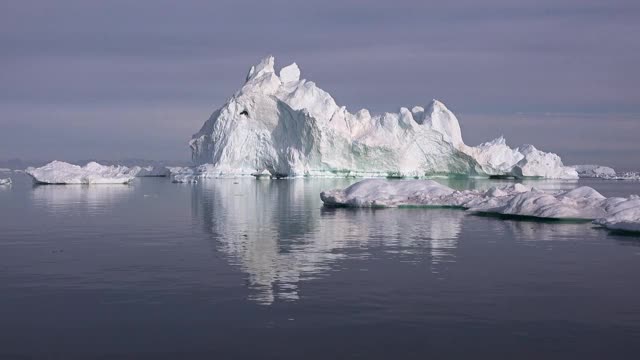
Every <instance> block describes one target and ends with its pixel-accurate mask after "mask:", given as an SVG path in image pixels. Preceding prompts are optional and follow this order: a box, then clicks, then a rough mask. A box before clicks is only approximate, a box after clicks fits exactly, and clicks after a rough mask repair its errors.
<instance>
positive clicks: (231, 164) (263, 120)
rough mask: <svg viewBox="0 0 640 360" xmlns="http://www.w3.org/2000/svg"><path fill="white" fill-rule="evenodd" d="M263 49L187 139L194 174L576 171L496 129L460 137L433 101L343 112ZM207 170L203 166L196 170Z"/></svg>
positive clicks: (546, 174) (551, 174)
mask: <svg viewBox="0 0 640 360" xmlns="http://www.w3.org/2000/svg"><path fill="white" fill-rule="evenodd" d="M274 63H275V60H274V58H273V57H272V56H270V57H267V58H265V59H263V60H262V61H261V62H260V63H259V64H258V65H255V66H253V67H251V69H250V70H249V73H248V75H247V77H246V81H245V83H244V85H243V86H242V87H241V88H240V90H238V91H237V92H236V93H235V94H234V95H233V96H232V97H231V98H230V99H229V100H228V101H227V102H226V103H225V104H224V105H223V106H222V107H221V108H219V109H217V110H216V111H214V112H213V114H212V115H211V117H210V118H209V119H208V120H207V121H206V122H205V123H204V125H203V126H202V128H201V129H200V131H198V132H197V133H196V134H195V135H193V137H192V139H191V141H190V143H189V144H190V147H191V150H192V160H193V161H194V163H195V164H196V165H205V164H206V165H207V168H200V169H193V172H194V173H197V174H195V175H193V174H192V175H193V176H196V177H198V176H200V177H224V176H250V175H256V174H269V175H270V176H273V177H296V176H353V177H424V176H431V175H463V176H515V177H537V178H558V179H576V178H578V174H577V172H576V171H575V170H574V169H573V168H570V167H566V166H564V165H563V164H562V161H561V159H560V157H559V156H557V155H556V154H552V153H545V152H542V151H540V150H537V149H536V148H535V147H533V146H531V145H527V146H524V147H522V148H516V149H513V148H510V147H509V146H507V145H506V142H505V140H504V138H498V139H496V140H493V141H491V142H488V143H484V144H481V145H479V146H468V145H466V144H465V143H464V141H463V139H462V132H461V128H460V124H459V122H458V119H457V118H456V116H455V115H454V114H453V113H452V112H451V111H450V110H449V109H448V108H447V107H446V106H445V105H444V104H443V103H442V102H440V101H438V100H433V101H431V102H430V103H429V104H428V105H427V106H426V107H421V106H415V107H413V108H412V109H411V110H409V109H408V108H405V107H403V108H400V110H399V112H398V113H385V114H382V115H371V114H370V113H369V111H368V110H366V109H362V110H360V111H357V112H356V113H351V112H349V111H348V110H347V108H346V107H345V106H339V105H338V104H337V103H336V101H335V100H334V99H333V98H332V97H331V95H329V93H327V92H325V91H324V90H322V89H320V88H319V87H317V86H316V84H315V83H313V82H312V81H307V80H305V79H301V77H300V68H299V67H298V65H297V64H295V63H293V64H291V65H289V66H285V67H284V68H282V69H281V70H280V72H279V75H277V74H276V71H275V68H274ZM203 171H206V172H207V174H208V175H205V174H204V172H203Z"/></svg>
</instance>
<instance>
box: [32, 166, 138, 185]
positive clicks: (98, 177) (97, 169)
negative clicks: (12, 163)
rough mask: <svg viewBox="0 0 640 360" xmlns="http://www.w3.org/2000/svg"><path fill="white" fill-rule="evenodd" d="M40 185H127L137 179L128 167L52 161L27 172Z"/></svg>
mask: <svg viewBox="0 0 640 360" xmlns="http://www.w3.org/2000/svg"><path fill="white" fill-rule="evenodd" d="M25 172H26V173H27V174H29V175H30V176H31V177H32V178H33V179H34V181H35V182H36V183H39V184H126V183H129V182H130V181H131V180H133V179H134V178H135V177H136V173H135V172H132V171H131V169H129V168H128V167H126V166H105V165H100V164H98V163H96V162H90V163H88V164H87V165H85V166H78V165H73V164H69V163H66V162H63V161H52V162H50V163H48V164H46V165H44V166H42V167H39V168H33V167H30V168H28V169H27V170H26V171H25Z"/></svg>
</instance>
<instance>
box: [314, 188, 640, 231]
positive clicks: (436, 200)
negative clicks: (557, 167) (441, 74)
mask: <svg viewBox="0 0 640 360" xmlns="http://www.w3.org/2000/svg"><path fill="white" fill-rule="evenodd" d="M320 198H321V199H322V201H323V202H324V204H325V205H326V206H334V207H335V206H340V207H431V206H435V207H459V208H462V209H467V210H469V211H471V212H474V213H485V214H499V215H509V216H521V217H535V218H541V219H555V220H581V221H594V223H595V224H598V225H601V226H604V227H606V228H609V229H618V230H626V231H640V197H638V196H637V195H632V196H630V197H628V198H622V197H611V198H607V197H605V196H603V195H602V194H600V193H599V192H597V191H596V190H594V189H593V188H591V187H588V186H581V187H578V188H575V189H572V190H568V191H555V192H547V191H542V190H539V189H536V188H531V187H528V186H525V185H522V184H512V185H508V186H503V187H492V188H490V189H489V190H486V191H481V190H463V191H458V190H454V189H451V188H449V187H447V186H445V185H442V184H440V183H437V182H435V181H433V180H382V179H367V180H362V181H359V182H357V183H355V184H353V185H351V186H349V187H347V188H345V189H335V190H328V191H323V192H321V193H320Z"/></svg>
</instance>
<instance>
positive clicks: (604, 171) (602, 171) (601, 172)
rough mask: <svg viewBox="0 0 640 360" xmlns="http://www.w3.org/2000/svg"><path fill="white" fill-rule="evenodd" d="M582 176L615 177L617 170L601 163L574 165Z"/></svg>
mask: <svg viewBox="0 0 640 360" xmlns="http://www.w3.org/2000/svg"><path fill="white" fill-rule="evenodd" d="M571 167H572V168H574V169H575V170H576V171H577V172H578V176H579V177H581V178H604V179H607V178H614V177H615V176H616V171H615V170H614V169H613V168H610V167H608V166H600V165H573V166H571Z"/></svg>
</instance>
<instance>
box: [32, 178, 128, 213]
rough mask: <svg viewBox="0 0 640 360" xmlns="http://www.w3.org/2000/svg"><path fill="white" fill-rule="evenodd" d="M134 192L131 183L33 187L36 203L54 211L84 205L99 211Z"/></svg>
mask: <svg viewBox="0 0 640 360" xmlns="http://www.w3.org/2000/svg"><path fill="white" fill-rule="evenodd" d="M131 193H132V187H131V186H129V185H121V184H115V185H107V184H101V185H94V186H83V185H65V186H62V185H59V186H58V185H39V186H36V187H34V188H33V192H32V196H33V200H34V202H35V203H36V204H38V205H40V206H42V207H45V208H47V209H50V210H53V211H59V210H68V209H72V208H78V207H84V208H86V209H87V211H88V212H99V211H100V210H101V209H105V208H107V207H108V206H109V205H113V204H114V203H116V202H118V201H120V200H122V199H123V198H125V197H127V196H129V195H130V194H131Z"/></svg>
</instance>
